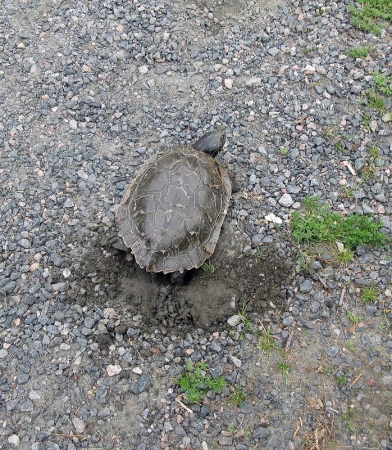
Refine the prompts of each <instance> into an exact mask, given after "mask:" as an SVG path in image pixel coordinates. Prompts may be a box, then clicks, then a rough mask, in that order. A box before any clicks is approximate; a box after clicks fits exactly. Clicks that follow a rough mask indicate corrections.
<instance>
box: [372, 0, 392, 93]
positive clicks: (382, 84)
mask: <svg viewBox="0 0 392 450" xmlns="http://www.w3.org/2000/svg"><path fill="white" fill-rule="evenodd" d="M391 7H392V5H391ZM372 77H373V81H374V84H375V85H376V86H377V90H378V91H379V92H381V93H382V94H385V95H387V96H389V97H390V96H392V77H391V76H390V75H385V74H383V73H379V72H373V73H372Z"/></svg>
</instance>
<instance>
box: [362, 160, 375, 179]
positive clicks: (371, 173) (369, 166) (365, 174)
mask: <svg viewBox="0 0 392 450" xmlns="http://www.w3.org/2000/svg"><path fill="white" fill-rule="evenodd" d="M375 178H377V167H376V166H375V165H374V162H373V161H368V162H367V163H366V164H365V165H364V166H363V167H362V169H361V179H362V181H364V182H365V183H366V182H367V181H369V180H374V179H375Z"/></svg>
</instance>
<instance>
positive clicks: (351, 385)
mask: <svg viewBox="0 0 392 450" xmlns="http://www.w3.org/2000/svg"><path fill="white" fill-rule="evenodd" d="M362 375H363V373H362V372H361V373H360V374H359V375H358V376H357V378H355V380H354V381H353V382H352V383H351V384H350V388H352V387H353V386H354V384H355V383H357V381H358V380H359V379H360V378H361V376H362Z"/></svg>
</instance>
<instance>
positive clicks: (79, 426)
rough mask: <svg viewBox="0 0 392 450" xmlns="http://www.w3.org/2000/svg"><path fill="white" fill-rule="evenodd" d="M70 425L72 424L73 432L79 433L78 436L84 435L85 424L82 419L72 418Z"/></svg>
mask: <svg viewBox="0 0 392 450" xmlns="http://www.w3.org/2000/svg"><path fill="white" fill-rule="evenodd" d="M72 423H73V426H74V427H75V431H76V432H77V433H79V434H82V433H84V430H85V428H86V425H85V423H84V422H83V420H82V419H80V418H79V417H74V418H73V419H72Z"/></svg>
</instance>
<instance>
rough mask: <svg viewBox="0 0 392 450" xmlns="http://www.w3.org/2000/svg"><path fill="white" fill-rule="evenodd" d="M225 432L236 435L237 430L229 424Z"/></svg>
mask: <svg viewBox="0 0 392 450" xmlns="http://www.w3.org/2000/svg"><path fill="white" fill-rule="evenodd" d="M227 431H228V432H229V433H230V434H236V433H237V428H236V427H235V426H234V425H233V424H232V423H231V424H230V425H229V426H228V427H227Z"/></svg>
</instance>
